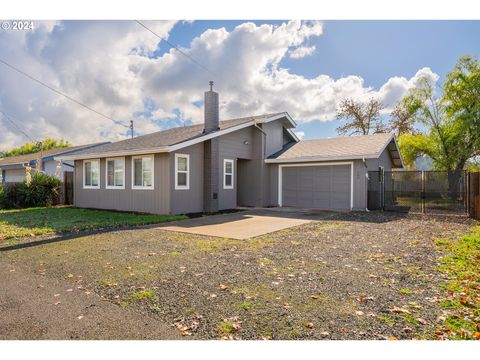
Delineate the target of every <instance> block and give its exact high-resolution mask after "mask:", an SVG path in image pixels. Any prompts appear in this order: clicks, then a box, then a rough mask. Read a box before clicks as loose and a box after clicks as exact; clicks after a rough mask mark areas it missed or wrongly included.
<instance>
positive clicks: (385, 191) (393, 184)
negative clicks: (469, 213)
mask: <svg viewBox="0 0 480 360" xmlns="http://www.w3.org/2000/svg"><path fill="white" fill-rule="evenodd" d="M368 178H369V181H368V208H369V209H370V210H378V209H383V210H387V211H399V212H421V213H465V212H466V176H465V172H463V171H460V172H454V171H385V172H384V174H383V176H382V173H381V172H379V171H369V172H368Z"/></svg>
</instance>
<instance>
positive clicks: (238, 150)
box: [218, 127, 261, 210]
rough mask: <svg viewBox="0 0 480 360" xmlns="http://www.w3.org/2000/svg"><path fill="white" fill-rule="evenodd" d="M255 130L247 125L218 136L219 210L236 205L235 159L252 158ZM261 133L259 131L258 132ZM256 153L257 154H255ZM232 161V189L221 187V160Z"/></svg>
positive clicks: (256, 130)
mask: <svg viewBox="0 0 480 360" xmlns="http://www.w3.org/2000/svg"><path fill="white" fill-rule="evenodd" d="M256 132H259V133H260V131H259V130H258V129H255V128H254V127H248V128H245V129H241V130H239V131H235V132H233V133H230V134H227V135H224V136H221V137H220V138H219V161H218V169H219V172H218V184H219V187H218V208H219V210H224V209H233V208H236V207H237V190H238V166H237V159H244V160H253V159H254V154H253V145H252V144H253V142H254V139H255V137H256V136H258V134H256ZM260 134H261V133H260ZM255 155H257V154H255ZM225 159H230V160H233V161H234V170H233V174H234V176H233V189H224V188H223V161H224V160H225Z"/></svg>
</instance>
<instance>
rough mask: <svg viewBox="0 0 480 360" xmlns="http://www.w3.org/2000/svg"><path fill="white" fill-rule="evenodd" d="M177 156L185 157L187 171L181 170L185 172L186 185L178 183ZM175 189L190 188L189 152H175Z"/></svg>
mask: <svg viewBox="0 0 480 360" xmlns="http://www.w3.org/2000/svg"><path fill="white" fill-rule="evenodd" d="M178 158H186V159H187V171H181V172H182V173H186V174H187V185H178V173H179V170H178V160H177V159H178ZM175 190H190V155H189V154H175Z"/></svg>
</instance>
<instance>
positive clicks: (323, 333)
mask: <svg viewBox="0 0 480 360" xmlns="http://www.w3.org/2000/svg"><path fill="white" fill-rule="evenodd" d="M320 335H321V336H323V337H327V336H330V333H329V332H328V331H322V332H321V333H320Z"/></svg>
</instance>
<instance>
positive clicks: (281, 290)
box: [2, 213, 472, 339]
mask: <svg viewBox="0 0 480 360" xmlns="http://www.w3.org/2000/svg"><path fill="white" fill-rule="evenodd" d="M471 225H472V221H470V220H468V219H466V218H463V217H462V218H460V217H459V218H452V217H430V216H421V215H415V216H406V215H398V214H393V213H392V214H390V213H368V214H367V213H346V214H337V215H332V216H331V217H329V218H328V219H321V220H319V221H314V222H312V223H309V224H305V225H301V226H297V227H293V228H290V229H286V230H282V231H278V232H275V233H272V234H268V235H264V236H260V237H256V238H253V239H247V240H235V239H227V238H226V239H222V238H211V237H206V236H200V235H194V234H182V233H174V232H169V231H160V230H155V229H143V230H124V231H117V232H111V233H106V234H96V235H90V236H84V237H79V238H76V239H73V240H70V241H64V242H57V243H51V244H46V245H42V246H38V247H31V248H25V249H18V250H12V251H6V252H3V253H2V256H3V255H5V256H4V258H6V259H8V261H9V262H10V263H17V264H22V266H24V268H25V269H26V270H25V271H27V272H31V273H43V274H45V275H42V276H46V277H49V278H55V279H59V278H61V279H65V280H66V281H69V282H71V283H72V284H74V285H76V286H82V288H84V289H85V290H86V291H91V292H93V293H96V294H98V295H99V296H100V297H103V298H105V299H108V300H109V301H110V302H113V303H115V304H117V305H118V306H120V307H121V308H125V309H126V310H129V311H130V310H133V311H137V312H139V313H141V314H144V315H148V316H151V317H153V318H156V319H159V320H161V321H164V322H167V323H169V324H171V325H173V326H174V327H175V328H176V329H177V330H178V332H179V333H181V334H182V335H184V336H187V337H190V336H193V337H194V338H201V339H215V338H233V339H235V338H241V339H262V338H264V339H384V338H385V339H388V338H398V339H411V338H417V339H421V338H432V336H433V335H432V334H433V331H434V329H435V327H436V326H437V325H438V321H440V320H438V314H439V311H440V309H439V304H438V301H439V300H438V299H439V293H438V292H439V285H440V284H441V283H442V281H443V279H442V277H441V274H440V273H439V272H438V271H437V270H436V269H435V267H436V266H437V258H438V256H439V253H438V252H437V250H436V248H435V244H434V239H435V238H437V237H458V236H459V235H461V234H464V233H466V232H468V229H469V227H470V226H471Z"/></svg>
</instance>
